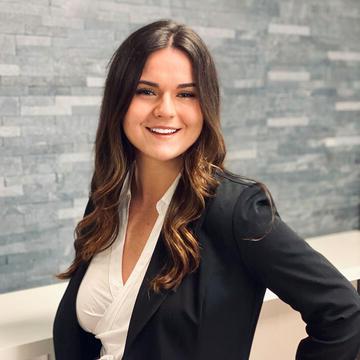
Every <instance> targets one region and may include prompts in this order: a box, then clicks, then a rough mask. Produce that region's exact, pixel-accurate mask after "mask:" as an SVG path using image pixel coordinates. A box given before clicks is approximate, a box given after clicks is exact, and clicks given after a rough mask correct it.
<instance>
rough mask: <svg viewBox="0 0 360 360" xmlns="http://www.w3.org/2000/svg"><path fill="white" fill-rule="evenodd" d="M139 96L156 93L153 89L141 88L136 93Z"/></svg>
mask: <svg viewBox="0 0 360 360" xmlns="http://www.w3.org/2000/svg"><path fill="white" fill-rule="evenodd" d="M135 94H137V95H155V92H154V91H153V90H151V89H145V88H139V89H137V90H136V91H135Z"/></svg>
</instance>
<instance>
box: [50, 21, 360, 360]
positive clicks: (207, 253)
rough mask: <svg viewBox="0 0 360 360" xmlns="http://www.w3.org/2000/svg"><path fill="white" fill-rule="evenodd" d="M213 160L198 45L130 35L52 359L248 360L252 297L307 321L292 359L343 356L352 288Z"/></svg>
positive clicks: (212, 91) (111, 83)
mask: <svg viewBox="0 0 360 360" xmlns="http://www.w3.org/2000/svg"><path fill="white" fill-rule="evenodd" d="M224 157H225V146H224V141H223V137H222V134H221V131H220V122H219V86H218V81H217V75H216V70H215V66H214V62H213V60H212V58H211V56H210V54H209V52H208V50H207V48H206V46H205V44H204V43H203V41H202V40H201V39H200V38H199V37H198V35H197V34H196V33H194V32H193V31H192V30H191V29H189V28H188V27H186V26H184V25H181V24H177V23H175V22H173V21H170V20H169V21H168V20H163V21H157V22H154V23H152V24H149V25H147V26H145V27H143V28H140V29H139V30H137V31H135V32H134V33H133V34H131V35H130V36H129V37H128V38H127V39H126V40H125V41H124V42H123V43H122V44H121V46H120V47H119V48H118V50H117V51H116V52H115V53H114V56H113V57H112V59H111V66H110V69H109V73H108V76H107V79H106V84H105V89H104V96H103V102H102V106H101V114H100V121H99V127H98V131H97V135H96V146H95V170H94V174H93V178H92V182H91V192H90V197H89V202H88V204H87V207H86V210H85V214H84V218H83V219H82V220H81V221H80V222H79V224H78V226H77V228H76V240H75V244H74V245H75V250H76V256H75V259H74V261H73V263H72V264H71V266H70V267H69V269H68V270H67V271H66V272H64V273H63V274H60V275H59V278H61V279H67V278H71V280H70V282H69V284H68V287H67V289H66V292H65V294H64V296H63V298H62V300H61V303H60V305H59V308H58V311H57V314H56V318H55V322H54V346H55V353H56V358H57V359H59V360H62V359H64V360H65V359H66V360H69V359H70V360H71V359H76V360H79V359H98V358H101V359H102V360H105V359H114V360H118V359H126V360H140V359H157V360H162V359H166V360H176V359H182V360H185V359H186V360H188V359H196V360H198V359H206V360H212V359H219V358H223V359H227V360H231V359H236V360H240V359H242V360H245V359H248V357H249V353H250V348H251V343H252V340H253V335H254V331H255V327H256V323H257V320H258V316H259V312H260V308H261V305H262V300H263V297H264V293H265V290H266V287H268V288H269V289H271V290H272V291H273V292H275V293H276V294H277V295H278V296H279V297H280V298H281V299H282V300H284V301H285V302H287V303H288V304H290V305H291V306H292V307H293V308H294V309H295V310H297V311H300V312H301V315H302V318H303V319H304V321H306V323H307V332H308V335H309V336H308V337H307V338H305V339H303V340H302V341H301V342H300V344H299V347H298V349H297V359H304V360H305V359H326V360H331V359H333V360H335V359H336V360H353V359H354V358H355V356H356V353H357V352H358V350H359V345H360V339H359V337H360V300H359V296H358V294H357V293H356V291H355V289H354V288H353V286H352V285H351V284H350V283H349V282H348V281H347V280H346V279H345V278H344V277H343V276H342V275H341V274H340V273H339V272H338V271H337V270H336V269H335V268H334V267H333V266H332V265H331V264H330V263H329V262H328V261H327V260H326V259H325V258H324V257H323V256H322V255H320V254H319V253H317V252H316V251H314V250H313V249H312V248H311V247H310V246H309V245H307V243H306V242H305V241H304V240H303V239H302V238H300V237H299V236H298V235H297V234H296V233H295V232H294V231H293V230H292V229H290V228H289V227H288V226H287V225H286V224H285V223H284V222H283V221H282V219H281V217H280V215H279V214H278V212H277V210H276V207H275V205H274V203H273V200H272V197H271V194H270V193H269V191H268V190H267V188H266V186H265V185H264V184H262V183H260V182H256V181H254V180H251V179H248V178H245V177H243V176H237V175H235V174H231V173H230V172H229V171H227V170H225V168H224V165H223V161H224ZM274 359H276V355H275V357H274Z"/></svg>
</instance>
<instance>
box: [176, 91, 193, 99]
mask: <svg viewBox="0 0 360 360" xmlns="http://www.w3.org/2000/svg"><path fill="white" fill-rule="evenodd" d="M179 96H180V97H183V98H194V97H196V95H195V94H194V93H192V92H182V93H180V94H179Z"/></svg>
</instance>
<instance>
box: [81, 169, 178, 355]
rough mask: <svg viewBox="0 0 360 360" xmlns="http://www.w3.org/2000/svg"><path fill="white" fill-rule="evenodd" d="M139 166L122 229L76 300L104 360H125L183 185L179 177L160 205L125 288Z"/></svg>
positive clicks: (126, 197)
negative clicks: (143, 289) (138, 304)
mask: <svg viewBox="0 0 360 360" xmlns="http://www.w3.org/2000/svg"><path fill="white" fill-rule="evenodd" d="M134 169H135V166H134V164H133V166H132V167H131V169H130V171H129V172H128V174H127V175H126V178H125V181H124V186H123V188H122V191H121V194H120V197H123V200H122V201H121V205H120V207H119V216H120V230H119V234H118V237H117V238H116V240H115V242H114V243H113V244H112V245H111V246H110V247H109V248H108V249H106V250H105V251H103V252H100V253H98V254H96V255H95V256H94V257H93V258H92V260H91V262H90V264H89V266H88V268H87V271H86V273H85V275H84V277H83V279H82V282H81V284H80V287H79V291H78V294H77V299H76V312H77V319H78V322H79V324H80V326H81V327H82V328H83V329H84V330H85V331H87V332H90V333H93V334H94V335H95V337H96V338H98V339H100V340H101V343H102V348H101V352H100V356H101V360H121V358H122V356H123V353H124V349H125V342H126V336H127V332H128V328H129V323H130V318H131V314H132V311H133V308H134V304H135V300H136V297H137V294H138V291H139V289H140V286H141V283H142V281H143V278H144V276H145V273H146V270H147V268H148V265H149V263H150V259H151V256H152V254H153V251H154V248H155V245H156V243H157V240H158V237H159V235H160V231H161V228H162V225H163V222H164V218H165V214H166V211H167V209H168V207H169V204H170V201H171V198H172V196H173V194H174V192H175V189H176V187H177V184H178V182H179V179H180V176H181V173H179V174H178V176H177V177H176V178H175V180H174V181H173V183H172V184H171V185H170V187H169V188H168V190H167V191H166V192H165V194H164V195H163V197H162V198H161V199H160V200H159V201H158V202H157V203H156V210H157V212H158V214H159V215H158V217H157V220H156V222H155V225H154V227H153V229H152V230H151V233H150V236H149V238H148V240H147V242H146V244H145V246H144V249H143V250H142V253H141V255H140V257H139V259H138V261H137V263H136V265H135V267H134V269H133V270H132V272H131V274H130V276H129V278H128V279H127V281H126V283H125V285H124V284H123V281H122V271H121V269H122V255H123V247H124V240H125V232H126V228H127V222H128V214H129V204H130V199H131V188H130V184H131V181H130V179H131V178H132V176H133V173H134Z"/></svg>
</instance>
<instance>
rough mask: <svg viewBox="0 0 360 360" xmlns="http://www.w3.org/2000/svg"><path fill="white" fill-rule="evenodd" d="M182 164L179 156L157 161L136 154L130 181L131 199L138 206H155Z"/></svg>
mask: <svg viewBox="0 0 360 360" xmlns="http://www.w3.org/2000/svg"><path fill="white" fill-rule="evenodd" d="M182 164H183V160H182V159H181V158H179V159H174V160H171V161H158V160H155V159H151V158H145V157H143V156H138V157H137V158H136V162H135V169H134V170H135V171H134V176H133V181H132V183H131V194H132V195H131V198H132V200H134V201H135V202H136V203H137V204H138V205H140V206H144V207H148V206H155V204H156V203H157V202H158V201H159V200H160V199H161V198H162V196H163V195H164V194H165V192H166V191H167V189H168V188H169V186H170V185H171V184H172V182H173V181H174V180H175V178H176V176H177V175H178V174H179V172H180V171H181V168H182Z"/></svg>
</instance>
